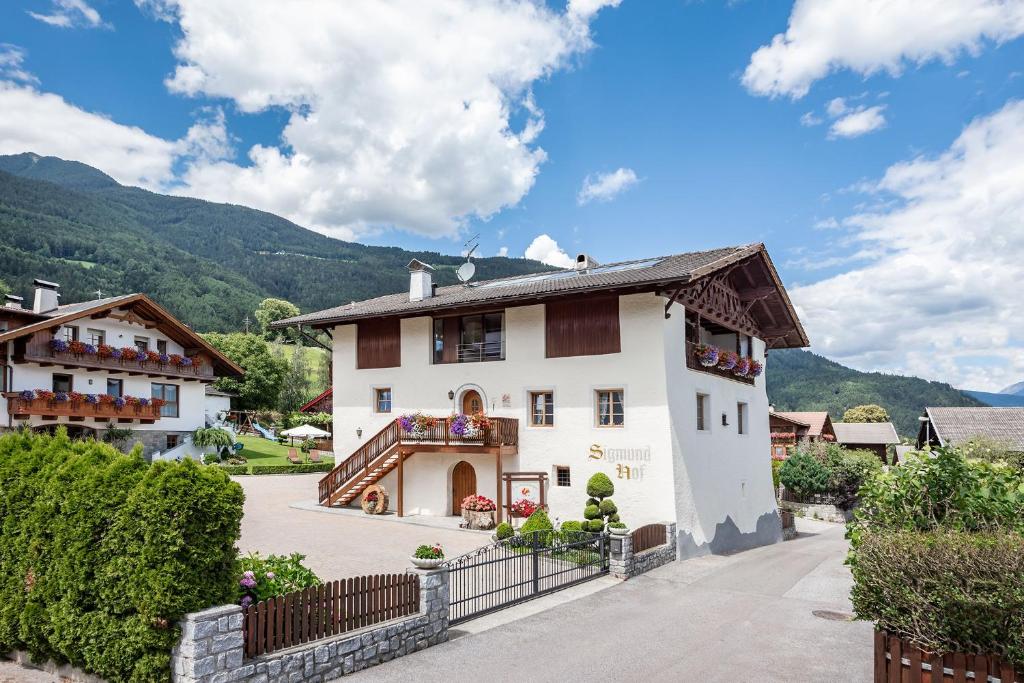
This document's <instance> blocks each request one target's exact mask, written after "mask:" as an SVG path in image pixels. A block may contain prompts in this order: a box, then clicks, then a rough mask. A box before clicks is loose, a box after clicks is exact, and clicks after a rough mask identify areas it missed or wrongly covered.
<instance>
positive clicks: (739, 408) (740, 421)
mask: <svg viewBox="0 0 1024 683" xmlns="http://www.w3.org/2000/svg"><path fill="white" fill-rule="evenodd" d="M748 429H749V426H748V425H747V404H746V403H742V402H740V403H737V404H736V431H737V432H738V433H740V434H746V433H747V430H748Z"/></svg>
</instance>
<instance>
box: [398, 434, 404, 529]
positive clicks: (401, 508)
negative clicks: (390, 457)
mask: <svg viewBox="0 0 1024 683" xmlns="http://www.w3.org/2000/svg"><path fill="white" fill-rule="evenodd" d="M398 516H399V517H405V451H403V450H402V449H401V448H399V449H398Z"/></svg>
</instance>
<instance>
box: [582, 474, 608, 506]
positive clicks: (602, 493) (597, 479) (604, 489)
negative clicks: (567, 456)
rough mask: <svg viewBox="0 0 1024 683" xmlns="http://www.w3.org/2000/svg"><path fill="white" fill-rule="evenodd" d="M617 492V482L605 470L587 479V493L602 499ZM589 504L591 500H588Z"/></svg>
mask: <svg viewBox="0 0 1024 683" xmlns="http://www.w3.org/2000/svg"><path fill="white" fill-rule="evenodd" d="M614 493H615V484H613V483H612V480H611V479H609V478H608V475H607V474H605V473H604V472H598V473H596V474H594V476H592V477H590V479H589V480H587V495H588V496H590V497H591V498H596V499H597V500H598V501H600V500H601V499H602V498H607V497H608V496H611V495H613V494H614ZM588 504H590V502H589V501H588Z"/></svg>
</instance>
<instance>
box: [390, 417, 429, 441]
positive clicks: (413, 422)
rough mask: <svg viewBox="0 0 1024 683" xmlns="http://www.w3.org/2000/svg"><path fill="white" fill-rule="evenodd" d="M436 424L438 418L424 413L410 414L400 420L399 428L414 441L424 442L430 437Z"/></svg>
mask: <svg viewBox="0 0 1024 683" xmlns="http://www.w3.org/2000/svg"><path fill="white" fill-rule="evenodd" d="M436 424H437V418H436V417H431V416H430V415H424V414H423V413H410V414H408V415H402V416H401V417H399V418H398V426H399V427H401V428H402V431H404V432H405V433H406V434H408V435H409V438H411V439H413V440H414V441H422V440H424V439H426V438H427V437H428V436H430V430H431V429H432V428H433V427H434V425H436Z"/></svg>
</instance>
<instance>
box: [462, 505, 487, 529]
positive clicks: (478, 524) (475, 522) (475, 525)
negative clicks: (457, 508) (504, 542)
mask: <svg viewBox="0 0 1024 683" xmlns="http://www.w3.org/2000/svg"><path fill="white" fill-rule="evenodd" d="M462 517H463V518H464V519H465V520H466V522H467V523H468V525H469V528H470V529H493V528H494V512H493V511H492V510H488V511H486V512H483V511H480V510H467V509H466V508H462Z"/></svg>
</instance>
